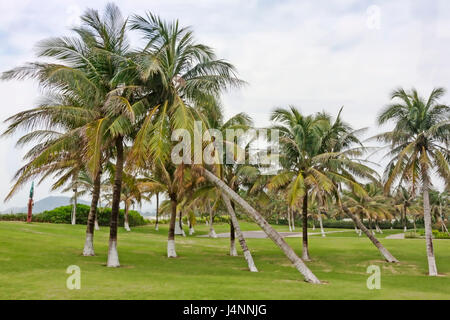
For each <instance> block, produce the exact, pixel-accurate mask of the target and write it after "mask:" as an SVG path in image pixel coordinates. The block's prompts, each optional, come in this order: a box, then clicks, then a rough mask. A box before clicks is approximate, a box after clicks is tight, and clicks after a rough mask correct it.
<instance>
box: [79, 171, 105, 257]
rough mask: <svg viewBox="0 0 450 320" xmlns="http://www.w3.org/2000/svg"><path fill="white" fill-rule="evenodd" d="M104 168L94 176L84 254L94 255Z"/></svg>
mask: <svg viewBox="0 0 450 320" xmlns="http://www.w3.org/2000/svg"><path fill="white" fill-rule="evenodd" d="M101 176H102V170H101V169H100V170H98V172H97V173H96V175H95V178H94V188H93V190H92V200H91V207H90V209H89V214H88V220H87V226H86V241H85V243H84V249H83V256H94V255H95V252H94V227H95V221H97V204H98V199H99V198H100V179H101Z"/></svg>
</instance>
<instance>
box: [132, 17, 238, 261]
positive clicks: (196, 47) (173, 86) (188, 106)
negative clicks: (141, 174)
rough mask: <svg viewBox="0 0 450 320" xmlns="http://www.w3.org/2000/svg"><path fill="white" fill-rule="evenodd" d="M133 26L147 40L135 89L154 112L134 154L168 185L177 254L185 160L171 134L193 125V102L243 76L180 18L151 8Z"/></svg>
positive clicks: (137, 60) (171, 247)
mask: <svg viewBox="0 0 450 320" xmlns="http://www.w3.org/2000/svg"><path fill="white" fill-rule="evenodd" d="M130 25H131V28H132V29H133V30H139V31H141V32H142V34H143V35H144V38H145V39H146V41H147V44H146V46H145V47H144V48H143V49H142V50H141V51H139V52H137V53H135V54H134V56H133V62H134V69H133V70H134V71H133V72H131V73H132V75H134V76H135V78H134V83H135V89H134V92H135V93H137V94H140V93H142V92H144V93H147V94H146V96H145V101H146V103H147V105H148V106H149V107H148V108H147V110H148V116H147V117H145V118H144V119H142V121H141V122H140V123H139V125H138V126H139V132H138V133H137V134H136V137H135V140H134V143H133V147H132V148H131V151H130V155H129V158H130V160H131V161H135V162H136V163H138V164H139V166H141V167H149V166H150V167H152V168H155V169H156V170H157V172H158V176H159V177H158V178H157V179H156V180H158V182H159V183H161V185H164V186H165V187H166V189H165V190H166V192H167V193H168V197H169V199H170V200H171V202H172V216H171V223H170V226H169V237H168V256H169V257H171V256H176V253H175V244H174V228H175V219H176V213H177V212H176V210H177V206H178V204H179V202H180V201H181V200H182V198H183V195H182V194H181V192H180V191H182V190H181V189H182V180H183V175H184V173H185V168H184V167H183V166H179V165H178V166H177V165H174V164H173V163H171V161H170V154H171V151H172V147H173V146H174V145H175V143H174V142H173V141H171V139H170V137H171V134H172V132H174V131H175V130H177V129H186V130H192V127H193V120H194V112H193V107H196V106H199V105H201V104H202V102H204V101H207V100H208V99H211V98H212V97H218V96H219V94H220V92H221V91H222V90H224V89H227V88H230V87H237V86H240V85H241V84H242V81H241V80H239V79H237V77H236V76H235V70H234V67H233V66H232V65H231V64H229V63H228V62H226V61H224V60H220V59H217V58H216V56H215V54H214V51H213V50H212V49H211V48H210V47H208V46H205V45H202V44H198V43H196V42H195V41H194V39H193V34H192V31H191V30H190V29H189V28H182V27H180V26H179V23H178V21H175V22H172V23H166V22H165V21H163V20H161V19H160V18H159V17H157V16H155V15H153V14H151V13H148V14H147V15H146V16H145V17H141V16H134V17H133V18H132V19H131V24H130Z"/></svg>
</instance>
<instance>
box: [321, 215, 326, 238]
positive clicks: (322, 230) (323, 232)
mask: <svg viewBox="0 0 450 320" xmlns="http://www.w3.org/2000/svg"><path fill="white" fill-rule="evenodd" d="M319 225H320V233H321V234H322V237H326V236H325V230H324V229H323V223H322V214H321V213H320V212H319Z"/></svg>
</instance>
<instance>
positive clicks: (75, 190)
mask: <svg viewBox="0 0 450 320" xmlns="http://www.w3.org/2000/svg"><path fill="white" fill-rule="evenodd" d="M77 197H78V188H77V187H75V188H73V205H72V225H76V224H77V202H78V201H77V200H78V199H77Z"/></svg>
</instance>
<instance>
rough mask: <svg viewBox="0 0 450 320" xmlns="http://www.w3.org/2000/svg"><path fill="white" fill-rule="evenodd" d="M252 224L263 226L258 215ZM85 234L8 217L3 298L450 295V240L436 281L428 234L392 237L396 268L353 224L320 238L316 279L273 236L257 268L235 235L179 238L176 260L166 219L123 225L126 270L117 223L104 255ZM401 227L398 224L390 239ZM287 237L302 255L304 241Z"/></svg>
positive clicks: (2, 247) (258, 244) (0, 281)
mask: <svg viewBox="0 0 450 320" xmlns="http://www.w3.org/2000/svg"><path fill="white" fill-rule="evenodd" d="M276 228H277V229H278V230H279V231H288V230H287V226H276ZM242 229H243V230H258V228H257V227H256V226H255V225H254V224H251V223H248V222H242ZM228 230H229V227H228V225H226V224H220V225H217V226H216V232H218V233H219V232H227V231H228ZM196 231H197V233H196V235H199V234H206V233H207V226H206V225H197V226H196ZM296 231H300V229H297V230H296ZM311 231H312V230H311ZM84 232H85V227H84V226H79V225H77V226H71V225H52V224H26V223H19V222H0V299H319V298H321V299H450V276H449V275H450V241H449V240H436V241H435V242H434V243H435V251H436V257H437V265H438V270H439V272H440V273H441V274H442V276H439V277H434V278H431V277H428V276H426V272H427V261H426V254H425V242H424V240H420V239H405V240H389V239H382V242H383V244H384V245H385V246H386V247H387V248H388V249H389V250H390V251H391V252H392V253H393V254H394V255H395V256H396V257H397V258H398V259H399V260H400V261H401V262H400V264H398V265H392V264H388V263H385V262H383V261H382V259H381V255H380V254H379V253H378V251H377V250H376V248H375V247H374V246H373V245H372V244H371V243H370V242H369V240H368V239H366V238H365V237H364V236H363V237H358V236H357V235H356V234H355V232H354V231H353V230H348V232H345V233H335V234H330V235H329V236H327V237H326V238H322V237H320V236H311V238H310V254H311V256H312V258H313V261H312V262H308V266H309V267H310V268H311V269H312V271H313V272H314V273H315V274H316V275H317V276H318V278H319V279H321V280H322V281H324V282H325V284H323V285H312V284H308V283H306V282H304V281H303V278H302V276H301V274H299V273H298V272H297V270H295V269H294V268H293V267H292V265H291V264H290V262H289V261H288V260H287V258H286V257H285V256H284V255H283V253H282V252H281V251H280V250H279V249H278V248H277V247H276V246H275V245H274V244H273V243H272V242H271V241H270V240H268V239H248V241H247V242H248V245H249V247H250V249H251V251H252V253H253V255H254V259H255V263H256V265H257V267H258V269H259V271H260V272H258V273H250V272H248V271H247V268H246V267H247V266H246V262H245V260H244V258H243V256H242V254H241V251H239V253H240V256H239V257H230V256H228V245H229V240H228V239H209V238H199V237H196V236H188V237H186V238H181V237H177V239H176V243H177V253H178V255H179V258H177V259H170V260H169V259H167V258H166V238H167V226H166V225H162V226H161V227H160V230H159V231H158V232H156V231H155V230H154V228H153V226H145V227H139V228H133V229H132V232H130V233H126V232H125V231H124V230H123V229H121V230H120V231H119V257H120V262H121V264H122V267H121V268H118V269H110V268H106V267H105V263H106V257H107V243H108V236H109V229H108V228H106V227H103V228H102V229H101V230H100V231H98V232H96V234H95V249H96V254H97V256H95V257H83V256H82V255H81V251H82V248H83V244H84ZM315 232H320V230H318V229H316V230H315ZM393 232H398V231H391V230H388V231H387V232H386V233H385V234H383V236H386V235H387V234H388V233H389V234H391V233H393ZM383 236H382V237H383ZM382 237H380V238H382ZM287 241H288V243H289V244H290V245H291V246H292V247H293V248H294V249H295V250H296V251H297V253H298V254H300V252H301V238H288V239H287ZM371 264H375V265H378V266H380V268H381V290H368V289H367V287H366V280H367V278H368V276H369V274H367V273H366V269H367V267H368V266H369V265H371ZM69 265H77V266H79V267H80V268H81V290H68V289H67V288H66V279H67V277H68V276H69V275H68V274H66V269H67V267H68V266H69Z"/></svg>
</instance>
